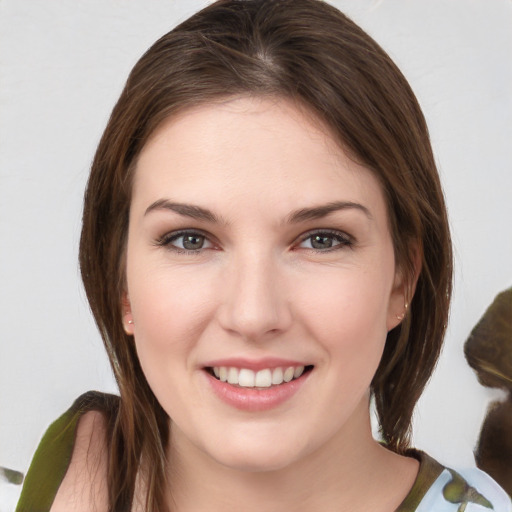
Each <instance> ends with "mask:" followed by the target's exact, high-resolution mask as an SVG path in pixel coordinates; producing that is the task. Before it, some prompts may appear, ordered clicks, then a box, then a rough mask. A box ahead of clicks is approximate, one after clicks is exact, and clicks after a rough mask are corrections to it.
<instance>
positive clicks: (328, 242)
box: [311, 235, 332, 249]
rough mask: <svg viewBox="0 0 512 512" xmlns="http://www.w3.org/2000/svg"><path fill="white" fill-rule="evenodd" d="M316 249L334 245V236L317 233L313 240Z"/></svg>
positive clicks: (312, 243)
mask: <svg viewBox="0 0 512 512" xmlns="http://www.w3.org/2000/svg"><path fill="white" fill-rule="evenodd" d="M311 245H312V246H313V247H314V248H315V249H329V248H330V247H332V238H331V237H329V236H321V235H315V236H314V237H313V239H312V241H311Z"/></svg>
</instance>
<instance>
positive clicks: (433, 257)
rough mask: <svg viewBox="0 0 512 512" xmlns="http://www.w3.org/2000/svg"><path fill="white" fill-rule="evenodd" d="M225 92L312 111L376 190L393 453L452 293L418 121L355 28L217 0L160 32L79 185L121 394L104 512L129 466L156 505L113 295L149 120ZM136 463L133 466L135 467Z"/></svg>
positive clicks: (155, 423) (130, 478)
mask: <svg viewBox="0 0 512 512" xmlns="http://www.w3.org/2000/svg"><path fill="white" fill-rule="evenodd" d="M234 95H260V96H261V95H271V96H274V97H275V96H277V97H285V98H287V99H291V100H293V101H296V102H297V104H298V105H301V106H305V107H306V108H307V109H308V110H309V111H311V112H313V113H314V114H315V115H316V116H317V117H318V119H320V120H321V121H322V122H323V123H324V125H325V126H326V128H327V129H328V130H329V131H330V133H331V134H332V136H333V137H334V138H335V139H336V140H337V141H338V142H339V144H340V146H342V147H343V148H344V150H345V151H347V152H348V153H349V154H351V155H352V157H353V158H355V159H357V160H358V161H359V162H360V163H361V164H363V165H365V166H366V167H368V168H369V169H370V170H372V171H373V172H374V173H375V175H376V176H377V177H378V179H379V180H380V182H381V184H382V188H383V190H384V193H385V196H386V200H387V206H388V213H389V219H390V225H391V230H392V237H393V241H394V247H395V254H396V261H397V265H398V266H399V268H400V269H401V270H402V272H403V273H404V275H405V276H406V279H407V280H408V282H409V283H411V289H412V283H413V281H414V274H415V268H417V265H416V266H415V261H417V259H418V258H419V259H420V260H421V272H420V275H419V278H418V282H417V286H416V291H415V293H414V297H409V299H412V300H411V304H410V307H409V311H408V314H407V316H406V317H405V319H404V321H403V322H402V323H401V325H400V326H398V327H397V328H395V329H393V330H392V331H390V332H389V334H388V338H387V342H386V347H385V350H384V355H383V358H382V361H381V363H380V366H379V368H378V370H377V373H376V375H375V377H374V379H373V382H372V393H373V396H374V397H375V403H376V407H377V412H378V416H379V419H380V425H381V432H382V436H383V439H384V440H385V441H386V443H387V444H388V446H389V448H390V449H392V450H395V451H396V452H398V453H403V452H404V450H405V449H406V448H407V447H408V443H409V431H410V424H411V416H412V411H413V408H414V406H415V404H416V402H417V400H418V398H419V396H420V394H421V393H422V391H423V388H424V386H425V384H426V382H427V380H428V379H429V377H430V375H431V373H432V370H433V368H434V366H435V364H436V361H437V358H438V356H439V352H440V348H441V344H442V340H443V337H444V331H445V327H446V323H447V316H448V305H449V300H450V294H451V280H452V254H451V242H450V235H449V229H448V222H447V217H446V210H445V205H444V200H443V194H442V190H441V185H440V182H439V177H438V174H437V171H436V166H435V163H434V158H433V155H432V150H431V146H430V142H429V135H428V131H427V126H426V124H425V120H424V117H423V115H422V113H421V110H420V107H419V105H418V103H417V100H416V98H415V96H414V94H413V92H412V91H411V89H410V87H409V85H408V83H407V81H406V80H405V78H404V77H403V75H402V74H401V72H400V71H399V70H398V68H397V67H396V66H395V64H394V63H393V62H392V61H391V59H390V58H389V57H388V55H387V54H386V53H385V52H384V51H383V50H382V49H381V48H380V47H379V46H378V45H377V44H376V43H375V41H373V39H371V38H370V37H369V36H368V35H367V34H366V33H365V32H364V31H363V30H361V29H360V28H359V27H358V26H357V25H355V24H354V23H353V22H352V21H351V20H349V19H348V18H347V17H346V16H344V15H343V14H342V13H340V12H339V11H338V10H337V9H335V8H334V7H332V6H330V5H328V4H327V3H324V2H322V1H319V0H267V1H265V0H221V1H219V2H216V3H214V4H212V5H210V6H208V7H206V8H205V9H203V10H202V11H200V12H198V13H197V14H195V15H194V16H192V17H191V18H189V19H188V20H187V21H185V22H184V23H182V24H181V25H179V26H178V27H176V28H175V29H174V30H172V31H171V32H169V33H168V34H166V35H164V36H163V37H162V38H161V39H159V40H158V41H157V42H156V43H155V44H154V45H153V46H152V47H151V48H150V49H149V50H148V51H147V52H146V53H145V54H144V55H143V56H142V58H141V59H140V60H139V61H138V63H137V64H136V65H135V67H134V69H133V70H132V72H131V74H130V76H129V78H128V80H127V83H126V86H125V88H124V90H123V92H122V94H121V97H120V98H119V101H118V102H117V104H116V106H115V108H114V110H113V112H112V115H111V118H110V120H109V122H108V125H107V127H106V129H105V132H104V134H103V137H102V139H101V142H100V144H99V147H98V149H97V152H96V155H95V158H94V162H93V165H92V169H91V174H90V178H89V183H88V186H87V190H86V194H85V203H84V212H83V229H82V236H81V242H80V265H81V271H82V277H83V281H84V284H85V289H86V292H87V296H88V299H89V302H90V305H91V308H92V312H93V314H94V317H95V319H96V322H97V324H98V327H99V330H100V332H101V335H102V337H103V341H104V343H105V347H106V349H107V352H108V355H109V358H110V362H111V365H112V368H113V371H114V374H115V377H116V380H117V383H118V386H119V392H120V395H121V400H120V407H119V411H118V412H117V413H116V417H115V418H113V421H112V425H113V426H112V432H111V440H110V445H109V472H108V475H109V476H108V480H109V481H108V488H109V493H110V496H109V500H110V508H111V510H128V509H129V507H130V504H131V502H132V499H133V494H134V487H135V478H136V474H137V471H138V470H139V469H141V468H142V470H143V472H144V481H145V482H146V483H147V495H146V507H147V510H165V491H166V485H167V484H166V481H165V474H166V464H167V461H166V459H165V453H166V448H167V443H168V440H169V418H168V417H167V415H166V413H165V412H164V411H163V409H162V407H161V406H160V404H159V403H158V401H157V400H156V398H155V396H154V394H153V392H152V391H151V389H150V387H149V386H148V384H147V381H146V379H145V377H144V374H143V372H142V370H141V367H140V364H139V361H138V359H137V355H136V352H135V347H134V343H133V339H132V338H131V337H130V336H127V335H126V334H125V332H124V330H123V325H122V313H121V294H122V291H123V286H124V271H125V269H124V250H125V245H126V236H127V228H128V214H129V208H130V194H131V182H132V177H133V173H134V172H135V169H136V162H137V156H138V155H139V153H140V151H141V149H142V148H143V147H144V144H145V143H146V141H147V140H148V137H149V136H150V135H151V134H152V133H153V132H154V130H155V129H156V127H158V126H159V125H160V123H161V122H162V121H163V120H165V119H166V118H168V117H169V116H172V115H175V114H176V112H178V111H183V110H184V109H186V108H188V107H191V106H196V105H198V104H201V103H208V102H212V101H218V100H220V99H223V98H226V97H227V96H234ZM141 464H142V466H141Z"/></svg>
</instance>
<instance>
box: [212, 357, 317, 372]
mask: <svg viewBox="0 0 512 512" xmlns="http://www.w3.org/2000/svg"><path fill="white" fill-rule="evenodd" d="M308 364H309V363H305V362H301V361H297V360H294V359H281V358H277V357H265V358H262V359H247V358H243V357H230V358H226V359H215V360H212V361H208V362H206V363H205V364H204V365H203V366H204V367H205V368H214V367H220V366H225V367H232V368H247V369H248V370H253V371H259V370H264V369H266V368H270V369H271V370H272V369H274V368H289V367H290V366H293V367H296V366H308Z"/></svg>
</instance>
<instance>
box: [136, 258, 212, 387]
mask: <svg viewBox="0 0 512 512" xmlns="http://www.w3.org/2000/svg"><path fill="white" fill-rule="evenodd" d="M130 270H131V272H130V273H129V274H128V289H129V294H130V304H131V309H132V314H133V319H134V338H135V343H136V347H137V352H138V355H139V359H140V361H141V364H142V366H143V369H144V372H145V373H146V376H147V377H148V380H150V379H149V375H148V374H149V373H152V372H153V371H154V370H153V369H155V370H156V371H160V369H162V368H163V369H164V370H165V371H167V369H170V368H171V367H174V366H177V365H178V363H179V364H181V365H183V363H184V362H185V363H189V362H190V359H191V357H190V356H191V355H192V354H193V352H192V351H193V348H194V345H195V343H196V340H197V339H198V338H199V337H200V335H201V333H202V332H203V330H204V329H205V328H206V326H207V325H208V323H209V321H210V319H211V317H212V314H213V313H212V307H213V306H212V305H213V300H212V299H213V288H214V287H213V286H205V276H204V275H202V274H201V273H198V272H197V271H196V272H195V273H194V272H188V271H187V270H188V269H184V270H183V271H181V272H170V271H169V269H166V268H160V269H158V268H157V269H152V270H151V271H150V272H148V271H147V269H146V270H145V271H143V272H138V271H137V270H138V269H137V267H136V266H133V267H132V268H131V269H130Z"/></svg>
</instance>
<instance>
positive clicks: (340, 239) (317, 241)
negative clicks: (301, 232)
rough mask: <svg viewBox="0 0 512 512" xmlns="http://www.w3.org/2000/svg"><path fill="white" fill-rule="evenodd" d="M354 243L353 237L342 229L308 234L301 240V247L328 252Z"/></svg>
mask: <svg viewBox="0 0 512 512" xmlns="http://www.w3.org/2000/svg"><path fill="white" fill-rule="evenodd" d="M353 243H354V242H353V240H352V238H351V237H350V236H349V235H347V234H346V233H343V232H342V231H316V232H314V233H309V234H308V235H306V237H304V238H303V239H302V241H301V242H300V244H299V247H302V248H305V249H311V250H314V251H321V252H327V251H329V250H336V249H341V248H343V247H351V246H352V245H353Z"/></svg>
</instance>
